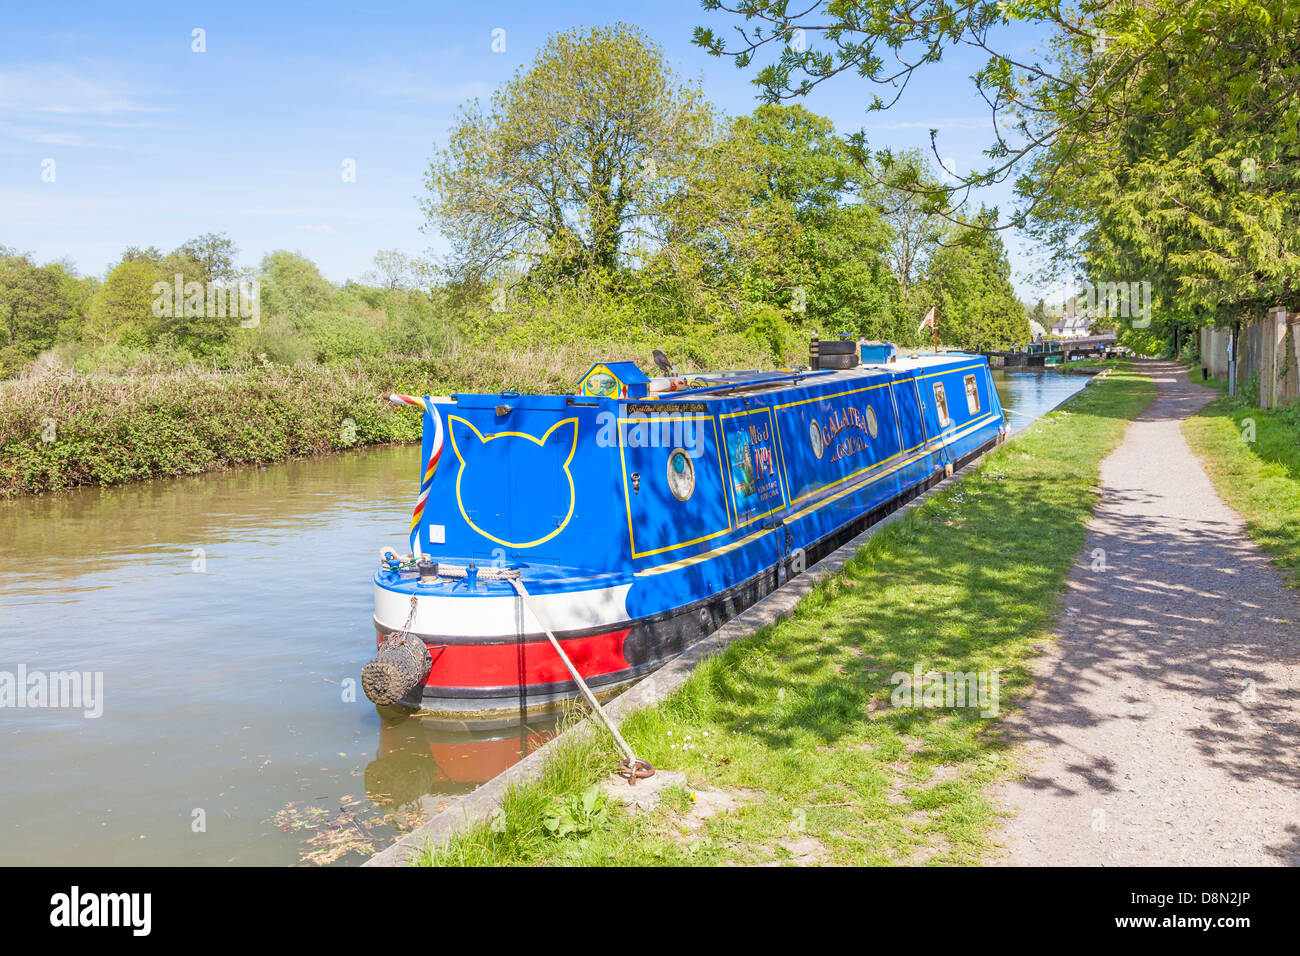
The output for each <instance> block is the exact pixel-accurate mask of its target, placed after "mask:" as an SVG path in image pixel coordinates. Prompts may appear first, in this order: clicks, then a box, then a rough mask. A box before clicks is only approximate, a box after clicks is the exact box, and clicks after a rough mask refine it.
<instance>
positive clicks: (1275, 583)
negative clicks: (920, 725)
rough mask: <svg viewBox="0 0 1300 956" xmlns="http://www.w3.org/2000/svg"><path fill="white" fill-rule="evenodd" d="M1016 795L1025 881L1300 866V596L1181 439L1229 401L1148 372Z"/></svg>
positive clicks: (1174, 371)
mask: <svg viewBox="0 0 1300 956" xmlns="http://www.w3.org/2000/svg"><path fill="white" fill-rule="evenodd" d="M1140 367H1141V368H1143V370H1144V371H1145V372H1146V373H1147V374H1149V375H1151V376H1152V377H1153V378H1154V379H1155V381H1156V383H1157V386H1158V389H1159V391H1158V393H1157V397H1156V400H1155V402H1154V403H1153V404H1152V406H1151V407H1150V408H1149V409H1148V410H1147V411H1146V412H1145V413H1144V414H1143V415H1141V416H1140V417H1139V418H1137V419H1136V420H1134V422H1133V423H1132V424H1131V425H1130V426H1129V428H1128V431H1127V432H1126V434H1125V437H1124V441H1123V443H1122V444H1121V445H1120V446H1119V447H1118V448H1117V449H1116V450H1115V451H1114V452H1113V453H1112V454H1111V455H1110V456H1109V457H1108V458H1107V459H1106V460H1105V461H1104V462H1103V463H1102V468H1101V492H1102V497H1101V501H1100V503H1099V506H1098V508H1097V510H1096V513H1095V514H1094V516H1093V518H1092V520H1091V521H1090V522H1089V524H1088V538H1087V544H1086V545H1085V547H1084V550H1083V553H1082V555H1081V556H1080V558H1079V561H1078V563H1077V564H1076V566H1075V568H1074V569H1073V571H1072V572H1071V574H1070V577H1069V580H1068V591H1067V593H1066V595H1065V597H1064V600H1063V608H1062V612H1061V615H1060V618H1059V620H1058V621H1057V625H1056V628H1055V633H1056V635H1057V637H1058V641H1057V642H1056V644H1055V646H1054V647H1053V648H1052V649H1051V651H1049V652H1048V653H1047V654H1045V655H1044V656H1043V657H1042V658H1040V659H1039V661H1038V662H1037V664H1036V668H1037V680H1036V688H1037V689H1036V691H1035V693H1034V695H1033V696H1032V697H1031V698H1030V699H1029V700H1028V701H1026V706H1025V708H1024V710H1023V712H1022V713H1021V714H1019V715H1017V716H1016V717H1015V718H1013V719H1012V721H1011V722H1010V730H1011V732H1012V734H1013V735H1014V736H1015V737H1016V738H1018V739H1019V740H1020V741H1021V742H1022V743H1023V744H1024V746H1025V748H1026V751H1025V756H1026V761H1025V765H1026V767H1027V770H1028V773H1027V775H1026V776H1025V777H1024V778H1023V779H1021V780H1017V781H1014V782H1012V783H1010V784H1008V785H1006V786H1004V787H1003V788H1001V790H1000V793H999V797H1000V799H1001V803H1002V806H1003V808H1004V809H1005V810H1007V811H1008V812H1009V813H1010V814H1011V817H1010V818H1009V820H1008V821H1007V823H1006V825H1005V826H1004V828H1003V829H1002V831H1001V832H1000V834H999V835H998V840H999V842H1000V843H1001V844H1002V845H1003V846H1004V847H1005V855H1004V857H1003V858H1002V861H1001V862H1004V863H1009V864H1012V865H1096V866H1117V865H1118V866H1123V865H1211V866H1239V865H1265V864H1292V865H1295V864H1300V591H1297V590H1295V589H1293V588H1288V587H1287V586H1285V585H1284V584H1283V581H1282V576H1281V574H1280V573H1279V572H1278V571H1277V570H1276V569H1275V568H1274V567H1273V566H1272V565H1270V564H1269V562H1268V559H1267V558H1266V557H1265V556H1264V554H1263V553H1262V552H1261V551H1260V550H1259V549H1258V548H1257V547H1256V546H1255V545H1254V544H1253V543H1252V542H1251V540H1250V539H1249V538H1248V537H1247V535H1246V531H1245V525H1244V523H1243V521H1242V519H1241V517H1240V516H1239V515H1238V514H1237V513H1236V512H1235V511H1233V510H1232V509H1231V508H1229V507H1228V506H1227V505H1226V504H1224V502H1223V501H1222V500H1221V499H1220V498H1219V496H1218V495H1217V494H1216V493H1215V490H1214V487H1213V485H1212V484H1211V483H1210V479H1209V477H1208V476H1207V475H1206V473H1205V470H1204V469H1203V468H1202V467H1201V464H1200V462H1199V461H1198V460H1197V458H1196V456H1195V455H1194V454H1193V453H1192V451H1191V449H1190V448H1189V447H1188V445H1187V442H1186V441H1185V440H1184V438H1183V435H1182V432H1181V430H1180V427H1179V426H1180V424H1181V422H1182V420H1183V419H1185V418H1186V417H1187V416H1189V415H1192V414H1195V412H1196V411H1197V410H1198V409H1200V408H1201V407H1202V406H1203V405H1204V404H1205V403H1206V402H1208V401H1210V400H1211V399H1212V398H1213V397H1214V395H1215V394H1216V393H1214V392H1212V391H1211V390H1210V389H1207V388H1203V387H1201V386H1199V385H1195V384H1192V383H1190V382H1189V381H1188V380H1187V375H1186V373H1185V372H1184V371H1183V370H1182V368H1181V367H1180V366H1177V365H1174V364H1172V363H1145V364H1144V365H1142V366H1140Z"/></svg>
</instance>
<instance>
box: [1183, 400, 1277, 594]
mask: <svg viewBox="0 0 1300 956" xmlns="http://www.w3.org/2000/svg"><path fill="white" fill-rule="evenodd" d="M1211 384H1212V385H1215V386H1217V387H1220V388H1222V387H1223V383H1222V382H1217V381H1213V380H1212V382H1211ZM1183 434H1184V435H1186V436H1187V441H1188V444H1190V445H1191V446H1192V450H1193V451H1195V452H1196V453H1197V455H1198V456H1200V458H1201V462H1202V464H1204V465H1205V470H1206V471H1207V472H1208V473H1209V475H1210V479H1211V480H1212V481H1213V482H1214V486H1215V488H1216V489H1217V490H1218V492H1219V495H1220V497H1222V498H1223V500H1224V501H1226V502H1227V503H1228V504H1229V505H1231V506H1232V507H1233V508H1234V509H1235V510H1236V511H1237V513H1238V514H1240V515H1241V516H1242V518H1244V519H1245V521H1246V530H1247V531H1248V533H1249V534H1250V536H1251V537H1252V538H1253V539H1254V540H1255V542H1256V543H1257V544H1259V546H1260V547H1261V548H1263V549H1264V550H1265V551H1267V552H1268V553H1269V554H1270V555H1272V557H1273V559H1274V560H1275V561H1276V562H1277V564H1278V566H1279V567H1280V568H1281V569H1282V570H1283V572H1284V573H1285V574H1286V575H1287V579H1288V581H1289V582H1290V583H1291V584H1293V585H1295V586H1297V587H1300V406H1296V407H1292V408H1288V409H1281V410H1274V411H1269V410H1265V409H1262V408H1253V407H1251V406H1249V405H1246V404H1245V403H1244V402H1242V401H1241V400H1240V399H1234V398H1229V397H1227V395H1223V396H1221V397H1219V398H1218V399H1216V400H1215V401H1213V402H1211V403H1210V404H1209V405H1207V406H1205V408H1203V409H1202V410H1201V411H1200V413H1199V414H1197V415H1194V416H1192V417H1191V418H1189V419H1187V421H1185V422H1184V423H1183Z"/></svg>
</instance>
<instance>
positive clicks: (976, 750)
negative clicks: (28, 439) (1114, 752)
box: [424, 370, 1154, 866]
mask: <svg viewBox="0 0 1300 956" xmlns="http://www.w3.org/2000/svg"><path fill="white" fill-rule="evenodd" d="M1153 394H1154V387H1153V385H1152V383H1151V382H1150V380H1149V379H1146V378H1145V377H1144V376H1141V375H1138V374H1135V373H1133V372H1131V371H1128V370H1120V371H1118V372H1116V373H1115V374H1113V375H1111V376H1110V378H1109V379H1107V380H1106V381H1105V382H1101V383H1098V384H1097V385H1095V386H1093V387H1091V388H1089V389H1086V390H1084V391H1083V392H1081V393H1080V394H1079V395H1078V396H1077V397H1076V398H1075V399H1074V400H1073V401H1072V402H1071V403H1070V404H1069V405H1067V406H1066V408H1065V409H1063V410H1061V411H1058V412H1055V413H1052V414H1051V415H1049V416H1047V417H1046V418H1044V419H1043V420H1042V421H1040V422H1039V423H1037V424H1036V425H1035V426H1034V427H1033V428H1032V429H1031V430H1030V431H1029V432H1028V433H1026V434H1024V435H1022V436H1020V437H1019V438H1017V439H1016V440H1015V441H1014V442H1012V443H1011V444H1009V445H1006V446H1004V447H1002V448H1000V449H998V450H997V451H995V452H994V453H992V454H991V455H989V456H988V458H987V459H986V460H985V461H984V462H983V463H982V464H981V465H980V467H979V468H978V469H976V470H974V471H973V472H972V473H970V474H968V476H967V477H966V478H965V479H964V480H963V481H961V482H960V483H958V484H957V485H956V486H954V487H952V488H950V489H948V490H946V491H944V492H942V493H940V494H938V495H936V496H935V497H934V498H933V499H931V500H930V501H928V502H927V503H926V504H925V505H923V506H922V507H920V508H918V509H916V511H914V512H913V513H912V514H910V515H909V516H908V517H906V518H905V519H903V520H902V521H899V522H898V523H896V524H894V525H892V526H890V527H888V528H885V529H883V530H882V531H881V533H880V534H878V535H877V536H876V537H875V538H874V539H872V541H871V542H870V543H869V544H868V545H867V547H866V548H864V549H863V550H862V551H861V552H860V553H859V554H858V555H857V556H856V557H855V558H854V559H853V560H852V561H851V562H850V563H849V564H848V565H847V566H846V567H845V569H844V571H843V572H842V573H840V574H838V575H835V576H834V577H833V578H831V579H829V580H828V581H826V582H824V583H823V584H822V585H820V586H819V587H818V588H817V589H816V590H815V591H814V592H813V593H812V594H811V595H810V596H809V597H808V598H807V599H805V600H804V601H803V602H802V603H801V605H800V606H799V608H798V610H797V611H796V613H795V615H794V616H793V617H791V618H790V619H789V620H786V621H784V622H782V623H780V624H777V625H775V626H773V627H769V628H764V629H763V630H761V631H759V632H757V633H755V634H754V635H753V636H751V637H749V638H746V639H745V640H743V641H739V642H737V643H736V644H733V645H732V646H731V647H730V648H728V650H727V651H726V652H724V653H723V654H721V655H719V656H717V657H715V658H712V659H710V660H709V661H707V662H706V663H705V664H703V665H702V666H701V667H700V668H699V669H698V670H697V671H696V672H695V673H694V674H693V675H692V676H691V678H690V679H689V680H688V681H687V683H686V684H685V685H684V686H683V687H682V688H680V689H679V690H678V691H677V692H676V693H675V694H673V695H672V696H671V697H670V698H669V699H668V700H667V701H666V702H665V703H664V704H662V705H661V706H659V707H657V708H653V709H650V710H645V711H639V712H637V713H635V714H634V715H633V716H632V717H631V718H629V720H628V721H627V722H626V723H625V724H624V726H623V732H624V734H625V735H626V736H627V738H628V739H629V740H630V741H632V742H633V746H634V747H635V748H636V749H637V752H638V754H639V755H641V756H643V757H645V758H646V759H648V760H650V761H651V762H652V763H654V764H655V766H656V767H659V768H661V769H665V770H680V771H684V772H685V773H686V775H687V782H688V785H689V786H690V787H691V788H692V790H694V789H695V788H701V789H699V792H698V793H696V794H695V795H694V796H692V790H688V789H681V790H678V791H677V792H674V793H670V795H669V799H668V800H666V801H665V803H664V804H661V806H660V807H658V808H657V809H656V810H654V811H652V812H649V813H642V814H638V815H635V816H633V815H630V814H628V813H626V812H624V811H622V810H621V809H619V808H617V807H613V806H605V805H604V804H603V803H602V801H601V800H600V799H599V798H597V797H594V796H588V795H589V794H591V790H590V788H591V787H592V786H593V784H595V783H597V782H598V781H600V780H601V779H603V778H604V777H605V776H606V775H607V774H608V773H609V771H610V769H611V768H612V767H613V766H614V765H615V764H616V762H617V760H616V752H615V750H614V748H613V744H612V743H611V742H609V741H608V740H604V739H602V740H598V741H592V742H582V741H571V742H568V743H567V744H566V745H565V746H563V747H561V749H560V752H559V753H558V754H557V755H556V756H555V757H554V758H553V759H552V761H551V762H550V764H549V765H548V767H547V769H546V771H545V774H544V777H543V779H542V780H541V781H540V782H539V783H537V784H534V785H529V786H524V787H518V788H515V789H513V790H512V791H511V792H510V793H509V794H508V795H507V797H506V799H505V800H504V803H503V808H502V812H501V813H500V814H499V815H498V816H497V817H496V818H494V820H493V822H492V824H491V825H485V826H482V827H479V828H477V829H475V830H472V831H469V832H467V833H464V834H462V835H460V836H458V837H456V838H454V839H453V840H452V841H451V842H450V843H449V844H448V845H447V846H445V847H438V848H434V849H433V851H432V852H430V853H429V854H428V855H427V857H426V859H425V861H424V862H426V863H429V864H434V865H440V864H486V865H550V864H614V865H622V866H627V865H633V866H635V865H647V864H711V865H716V864H726V863H740V864H755V863H765V862H783V861H792V862H823V863H830V864H838V863H855V864H919V863H969V862H974V861H978V860H981V859H984V858H986V856H987V855H988V853H989V850H990V845H989V834H990V831H991V830H992V828H993V826H994V825H995V822H996V816H995V812H994V809H993V807H992V805H991V804H990V802H989V799H988V797H987V795H986V794H987V789H988V786H989V784H990V783H991V782H993V781H994V780H995V779H997V778H999V777H1001V776H1003V775H1005V774H1007V773H1008V772H1009V771H1010V769H1011V766H1010V764H1011V760H1010V756H1009V754H1008V751H1007V749H1006V746H1005V744H1004V742H1003V740H1002V737H1001V735H1000V733H999V723H1000V722H999V720H997V719H991V718H989V719H986V718H982V717H981V716H980V713H979V709H978V708H965V707H933V708H917V707H910V706H897V707H895V706H893V705H892V703H891V694H892V692H893V691H894V689H895V687H896V686H897V685H896V683H892V682H891V680H890V678H891V676H892V675H894V674H895V673H897V672H904V673H911V672H912V671H913V669H914V667H918V666H919V667H920V668H921V670H922V671H923V672H929V671H941V672H942V671H958V672H963V673H964V672H972V671H974V672H990V671H1000V684H999V685H998V686H999V703H1000V708H999V712H1000V714H1001V715H1005V714H1006V712H1007V710H1008V709H1009V707H1010V706H1011V704H1012V701H1013V700H1014V698H1015V697H1016V696H1017V695H1019V694H1021V693H1023V692H1024V691H1025V689H1026V687H1027V685H1028V681H1029V676H1028V671H1027V669H1026V664H1027V661H1028V660H1029V659H1030V657H1031V656H1032V655H1033V654H1034V652H1035V644H1036V642H1038V641H1039V640H1040V639H1042V637H1043V636H1044V634H1045V632H1046V629H1047V628H1048V627H1049V626H1050V624H1051V622H1052V620H1053V618H1054V615H1055V613H1056V610H1057V603H1058V602H1057V595H1058V592H1059V590H1060V588H1061V586H1062V583H1063V581H1064V579H1065V576H1066V574H1067V573H1068V571H1069V569H1070V567H1071V565H1072V563H1073V561H1074V560H1075V557H1076V555H1077V554H1078V553H1079V550H1080V548H1081V547H1082V546H1083V542H1084V528H1085V524H1086V522H1087V521H1088V518H1089V516H1090V515H1091V513H1092V509H1093V506H1094V504H1095V501H1096V492H1095V490H1094V486H1095V484H1096V480H1097V474H1098V465H1099V463H1100V462H1101V460H1102V458H1103V457H1105V455H1106V454H1107V453H1108V452H1109V451H1110V450H1111V449H1112V448H1114V447H1115V445H1116V444H1117V443H1118V442H1119V440H1120V438H1121V436H1122V434H1123V431H1124V428H1125V426H1126V424H1127V422H1128V420H1129V419H1130V418H1131V417H1132V416H1133V415H1135V414H1137V413H1138V412H1140V411H1141V410H1142V409H1143V408H1145V407H1146V405H1147V404H1148V403H1149V402H1150V400H1151V398H1152V396H1153ZM584 797H585V798H586V799H584ZM719 807H722V808H724V810H723V812H716V813H712V814H711V815H708V814H707V813H706V808H713V809H718V808H719ZM571 826H572V827H573V828H574V829H573V832H568V833H567V835H565V836H559V835H558V833H559V832H560V831H569V829H570V827H571Z"/></svg>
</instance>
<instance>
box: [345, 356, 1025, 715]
mask: <svg viewBox="0 0 1300 956" xmlns="http://www.w3.org/2000/svg"><path fill="white" fill-rule="evenodd" d="M838 344H844V345H847V344H848V343H838ZM870 356H871V358H872V361H871V362H869V363H864V362H861V361H860V360H859V359H858V357H857V356H856V355H855V356H852V357H849V356H845V355H843V354H842V352H841V354H839V355H836V356H834V358H836V359H838V360H839V361H837V362H836V363H835V364H837V365H838V366H839V367H838V368H835V369H826V368H817V367H813V368H806V369H805V368H798V369H782V370H777V371H768V372H721V373H712V374H698V375H693V376H690V377H679V376H675V375H673V374H671V369H669V368H668V367H667V365H666V363H663V362H662V361H661V369H660V370H661V371H662V372H664V373H665V374H660V375H658V376H656V377H653V378H652V377H649V376H647V375H646V374H644V373H643V372H642V371H641V369H640V368H638V367H637V366H636V365H635V364H633V363H626V362H610V363H604V364H599V365H596V366H595V367H593V368H592V369H591V370H590V371H589V372H588V373H587V374H586V375H585V376H584V377H583V379H582V380H581V382H579V384H578V387H577V388H576V389H575V392H574V393H573V394H570V395H523V394H519V393H515V392H503V393H500V394H491V395H489V394H457V395H452V396H449V397H433V396H427V397H418V398H409V397H406V396H392V398H393V400H395V401H402V402H406V403H409V404H412V405H415V406H418V407H420V408H421V409H422V411H423V415H424V440H423V445H422V455H421V488H420V497H419V501H418V503H417V506H416V513H415V517H414V519H413V521H412V528H411V538H410V553H409V554H407V555H400V556H399V555H397V554H395V553H394V552H392V551H391V550H390V551H386V552H384V554H383V556H382V558H381V562H380V567H379V569H378V571H377V572H376V574H375V577H374V595H375V613H374V623H375V629H376V640H377V645H378V646H379V647H380V649H381V650H382V648H383V646H384V644H385V642H387V641H389V640H390V639H391V638H393V637H394V636H398V637H399V638H400V640H398V641H396V642H394V644H395V646H398V645H402V644H404V643H406V642H408V641H411V642H413V641H414V640H417V639H418V640H419V641H422V642H423V644H424V647H425V648H427V652H428V653H427V657H424V660H423V664H421V665H420V666H419V670H420V671H422V672H423V674H422V676H419V675H417V677H418V680H416V681H414V683H413V686H412V687H410V689H409V690H407V691H405V692H404V696H402V698H401V699H400V701H396V703H397V704H399V705H400V706H403V707H406V708H408V709H412V710H419V711H421V712H423V713H424V714H425V716H427V717H429V718H433V719H438V720H445V721H447V722H455V723H460V722H464V723H467V724H472V725H477V726H484V725H490V724H492V723H506V722H512V721H517V720H519V719H520V718H521V717H531V716H535V715H538V714H543V713H548V712H552V711H555V710H557V709H559V708H561V707H563V706H564V705H565V704H566V702H568V701H570V700H572V699H574V698H576V697H577V696H578V694H579V688H578V687H577V684H576V682H575V681H573V679H572V677H571V675H570V673H569V671H568V670H567V669H566V667H565V664H564V662H563V660H562V659H561V657H560V655H559V654H557V653H556V651H555V649H554V647H553V646H552V644H551V642H550V639H549V638H548V637H547V631H548V630H549V631H550V632H551V633H552V634H553V635H554V637H555V638H556V639H558V641H559V643H560V645H561V646H562V647H563V648H564V650H565V652H566V654H567V656H568V657H569V659H570V660H571V662H572V664H573V666H574V667H576V668H577V670H578V671H579V673H580V674H581V676H582V677H583V678H584V680H585V681H586V682H587V684H588V685H589V686H590V688H591V689H592V691H593V692H594V693H595V694H596V695H597V696H607V695H610V694H613V693H615V692H617V691H618V690H620V689H622V688H625V687H626V686H627V685H629V684H630V683H632V682H634V681H636V680H638V679H640V678H642V677H644V676H645V675H646V674H648V673H650V672H652V671H654V670H655V669H656V668H658V667H660V666H662V665H663V664H664V663H666V662H667V661H669V660H670V659H672V658H673V657H674V656H675V655H677V654H678V653H680V652H681V651H682V650H683V649H684V648H685V647H687V646H688V645H690V644H691V643H693V642H695V641H697V640H699V639H700V638H702V637H704V636H705V635H707V634H709V633H710V632H712V631H714V630H716V629H717V628H718V627H720V626H721V625H722V624H723V623H724V622H726V621H727V620H728V619H730V618H731V617H733V616H735V615H736V614H738V613H740V612H741V611H743V610H744V609H745V608H747V607H748V606H750V605H751V604H753V603H754V602H755V601H757V600H758V599H759V598H761V597H763V596H764V595H765V594H767V593H769V592H770V591H772V590H773V589H774V588H776V587H778V586H779V585H780V584H781V583H782V582H783V581H784V580H786V579H787V578H788V577H789V576H791V575H794V574H797V573H799V572H800V571H802V570H803V569H804V568H805V567H807V566H808V565H810V564H812V563H813V562H815V561H817V560H818V559H820V558H821V557H823V556H824V555H825V554H827V553H829V552H830V551H831V550H833V549H834V548H836V547H838V546H839V545H841V544H843V543H844V542H845V541H847V540H848V539H849V538H851V537H852V536H854V535H856V534H858V533H859V532H861V531H862V530H863V529H864V528H865V527H867V526H868V525H870V524H872V523H873V522H875V521H878V520H879V519H880V518H881V517H883V516H884V515H885V514H887V513H889V512H890V511H892V510H894V509H895V508H897V507H898V506H899V505H901V504H902V503H904V502H906V501H907V500H909V499H910V498H912V497H914V496H915V495H917V494H919V493H920V492H921V491H923V490H924V489H925V488H927V487H929V486H930V485H932V484H934V483H936V482H937V481H939V480H940V479H942V477H943V476H944V475H945V474H950V473H951V472H952V470H953V469H954V468H955V467H960V466H961V465H962V464H964V463H965V462H966V461H968V460H970V459H972V458H974V457H975V456H977V455H979V454H981V453H982V452H984V451H985V450H987V449H988V448H990V447H991V446H993V445H994V444H996V443H997V442H999V441H1001V440H1002V439H1004V438H1005V436H1006V426H1005V424H1004V419H1003V414H1002V406H1001V403H1000V402H999V399H998V394H997V391H996V389H995V387H994V384H993V380H992V377H991V375H990V373H989V368H988V363H987V361H986V360H985V359H984V358H983V357H982V356H979V355H973V354H966V353H956V352H945V353H942V354H935V355H910V356H899V355H897V353H896V352H895V350H894V349H893V347H892V346H891V347H889V348H888V350H887V353H886V354H884V355H878V354H877V353H876V352H875V351H872V352H871V353H870ZM850 359H851V360H850ZM657 360H662V356H657ZM813 364H814V365H816V364H817V360H816V358H815V357H814V359H813ZM850 366H851V367H850ZM512 578H513V579H515V580H512ZM516 583H519V584H520V585H524V586H526V594H527V599H525V595H524V594H521V593H520V591H521V590H522V589H521V588H517V587H516V586H515V585H516ZM415 647H416V650H417V652H418V650H419V648H418V644H417V645H415ZM416 656H417V657H422V656H423V655H419V654H418V653H417V655H416ZM364 683H365V681H364V680H363V685H364ZM367 693H370V691H369V689H368V690H367ZM371 696H372V699H375V695H373V694H372V695H371ZM380 702H382V703H394V701H392V700H387V701H380Z"/></svg>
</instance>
